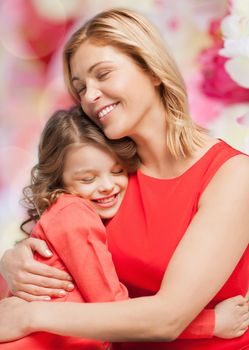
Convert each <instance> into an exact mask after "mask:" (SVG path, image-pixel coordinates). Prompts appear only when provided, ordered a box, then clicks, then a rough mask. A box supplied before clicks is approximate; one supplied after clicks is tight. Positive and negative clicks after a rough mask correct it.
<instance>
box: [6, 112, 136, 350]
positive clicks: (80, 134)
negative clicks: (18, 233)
mask: <svg viewBox="0 0 249 350" xmlns="http://www.w3.org/2000/svg"><path fill="white" fill-rule="evenodd" d="M114 149H115V151H114ZM134 150H135V146H134V145H133V143H132V142H131V141H129V140H123V141H120V142H116V143H115V144H114V143H113V142H112V143H111V142H110V141H108V140H107V139H106V138H105V136H104V135H103V134H102V133H101V131H100V130H99V129H98V128H97V127H96V126H95V125H94V124H93V122H91V121H90V119H88V118H87V117H85V116H84V115H83V112H82V109H81V107H80V106H78V107H74V108H72V109H71V110H69V111H58V112H56V113H55V114H54V115H53V116H52V117H51V118H50V119H49V120H48V122H47V124H46V126H45V128H44V130H43V133H42V137H41V141H40V145H39V155H38V159H39V160H38V164H37V165H35V166H34V168H33V169H32V183H31V185H30V186H28V187H26V188H25V189H24V194H25V203H26V205H27V206H28V208H29V209H28V214H29V219H28V220H26V221H25V222H24V223H23V224H22V225H21V228H22V229H23V230H24V225H25V224H27V223H28V222H30V221H33V222H37V224H36V225H35V227H34V228H33V230H32V237H36V238H40V239H44V240H46V242H47V244H48V246H49V248H50V250H51V251H52V252H53V256H52V257H51V258H50V259H47V260H45V259H44V258H41V257H40V256H39V255H36V258H37V260H38V261H40V262H45V263H46V264H48V265H51V266H54V267H57V268H60V269H61V270H66V271H68V272H69V273H70V274H71V275H72V276H73V278H74V281H75V283H76V288H75V289H74V290H73V291H72V292H71V293H70V294H69V295H67V296H65V293H63V291H61V292H60V294H59V296H60V297H61V298H62V300H64V301H72V302H97V301H113V300H122V299H127V298H128V292H127V289H126V288H125V286H124V285H122V283H120V282H119V280H118V277H117V275H116V271H115V268H114V265H113V262H112V258H111V254H110V253H109V252H108V249H107V245H106V234H105V228H104V226H103V223H102V222H101V220H100V218H102V219H109V218H112V217H113V216H114V215H115V214H116V212H117V210H118V209H119V207H120V204H121V202H122V199H123V196H124V193H125V190H126V187H127V183H128V177H127V170H129V171H131V170H132V169H135V168H136V162H137V160H136V156H135V152H134ZM128 157H129V158H128ZM125 160H126V161H125ZM124 161H125V163H126V164H125V165H124ZM83 198H84V199H83ZM49 299H50V298H48V300H49ZM57 300H58V299H57ZM57 300H56V299H53V301H57ZM60 300H61V299H60ZM109 345H110V344H108V343H107V342H98V341H96V340H87V339H80V338H72V337H61V336H55V335H51V334H49V333H35V334H33V335H30V336H28V337H26V338H23V339H21V340H18V341H15V342H11V343H8V344H2V345H0V348H3V349H6V350H7V349H24V348H25V347H27V348H29V349H33V350H37V349H43V350H44V349H51V350H52V349H55V348H59V349H93V350H94V349H96V350H98V349H107V348H109Z"/></svg>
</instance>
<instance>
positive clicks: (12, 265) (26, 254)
mask: <svg viewBox="0 0 249 350" xmlns="http://www.w3.org/2000/svg"><path fill="white" fill-rule="evenodd" d="M33 252H37V253H39V254H40V255H41V256H43V257H44V258H46V257H47V258H48V257H50V256H51V252H50V251H49V249H48V247H47V245H46V243H45V242H44V241H42V240H40V239H37V238H28V239H25V240H24V241H22V242H21V243H18V244H17V245H16V247H15V248H13V249H9V250H7V251H6V252H5V253H4V255H3V257H2V259H1V260H0V273H1V274H2V276H3V277H4V279H5V281H6V283H7V284H8V287H9V289H10V291H11V293H12V294H13V295H15V296H18V297H20V298H23V299H24V300H27V301H33V300H47V297H48V296H56V295H58V292H59V291H60V290H61V289H63V290H67V291H70V290H72V288H73V286H72V283H71V280H72V278H71V276H69V275H68V273H66V272H65V271H61V270H58V269H56V268H54V267H51V266H48V265H46V264H41V263H39V262H37V261H35V260H34V257H33Z"/></svg>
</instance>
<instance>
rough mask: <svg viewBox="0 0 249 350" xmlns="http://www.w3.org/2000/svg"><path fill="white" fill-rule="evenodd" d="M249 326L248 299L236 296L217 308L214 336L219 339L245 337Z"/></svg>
mask: <svg viewBox="0 0 249 350" xmlns="http://www.w3.org/2000/svg"><path fill="white" fill-rule="evenodd" d="M248 326H249V311H248V303H247V298H244V297H242V296H240V295H239V296H236V297H234V298H230V299H226V300H224V301H222V302H221V303H219V304H217V305H216V307H215V329H214V335H215V336H216V337H219V338H226V339H230V338H236V337H240V336H241V335H243V334H244V333H245V332H246V331H247V329H248Z"/></svg>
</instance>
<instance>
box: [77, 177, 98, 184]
mask: <svg viewBox="0 0 249 350" xmlns="http://www.w3.org/2000/svg"><path fill="white" fill-rule="evenodd" d="M94 180H95V176H86V177H83V178H81V179H80V182H82V183H85V184H90V183H92V182H93V181H94Z"/></svg>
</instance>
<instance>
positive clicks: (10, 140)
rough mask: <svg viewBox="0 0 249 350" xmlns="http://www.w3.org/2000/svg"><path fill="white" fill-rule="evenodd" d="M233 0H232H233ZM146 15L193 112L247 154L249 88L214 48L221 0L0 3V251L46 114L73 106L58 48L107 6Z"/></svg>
mask: <svg viewBox="0 0 249 350" xmlns="http://www.w3.org/2000/svg"><path fill="white" fill-rule="evenodd" d="M233 1H236V0H233ZM116 6H120V7H127V8H132V9H135V10H138V11H140V12H141V13H143V14H144V15H145V16H147V17H148V18H149V19H150V20H151V21H152V22H153V23H154V24H155V25H156V26H157V27H158V28H159V30H160V31H161V32H162V34H163V35H164V36H165V39H166V41H167V43H168V46H169V47H170V48H171V51H172V53H173V55H174V57H175V59H176V60H177V62H178V64H179V67H180V69H181V71H182V74H183V76H184V79H185V81H186V84H187V87H188V91H189V101H190V107H191V112H192V115H193V118H194V119H195V120H196V121H197V122H199V123H200V124H201V125H203V126H205V127H207V128H209V129H210V130H211V132H212V133H213V134H214V135H216V136H218V137H220V138H223V139H225V140H226V141H228V142H229V143H230V144H232V145H233V146H234V147H237V148H239V149H241V150H242V151H245V152H247V153H249V117H248V115H249V89H248V88H243V87H241V86H239V85H238V83H236V82H235V81H234V80H232V79H231V78H230V76H229V75H228V73H227V72H226V70H225V67H224V65H225V64H226V61H227V60H228V58H227V57H222V56H221V55H220V54H219V52H220V49H221V48H222V47H223V45H224V42H223V38H222V34H221V20H222V19H223V18H224V16H226V15H228V14H229V11H230V10H231V8H230V6H231V1H229V2H228V1H226V0H219V1H216V0H202V1H200V0H185V1H182V0H141V1H133V0H126V1H122V0H105V1H101V0H70V1H69V0H53V1H51V0H42V1H41V0H1V1H0V73H1V80H0V99H1V109H0V119H1V129H0V161H1V165H2V166H1V169H0V225H1V231H0V256H1V254H2V253H3V251H4V250H5V249H6V248H8V247H10V246H12V245H13V243H14V242H15V241H16V240H17V239H20V238H22V237H23V236H22V234H21V233H20V231H19V228H18V226H19V224H20V222H21V220H22V218H23V210H22V208H21V206H20V205H19V203H18V201H19V199H20V198H21V189H22V187H23V186H24V185H26V184H27V183H28V181H29V173H30V169H31V167H32V166H33V165H34V164H35V162H36V153H37V144H38V140H39V134H40V131H41V129H42V127H43V125H44V123H45V121H46V120H47V118H48V117H49V116H50V115H51V113H52V112H53V111H54V110H56V109H58V108H63V107H67V106H69V105H71V104H72V101H71V99H70V97H69V96H68V94H67V92H66V90H65V87H64V82H63V76H62V64H61V50H62V47H63V43H64V42H65V40H66V38H67V37H68V36H69V35H70V33H72V31H74V29H76V28H77V27H79V26H80V24H81V23H83V22H84V21H85V20H86V19H88V18H89V17H91V16H93V15H94V14H96V13H97V12H99V11H101V10H103V9H106V8H110V7H116Z"/></svg>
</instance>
